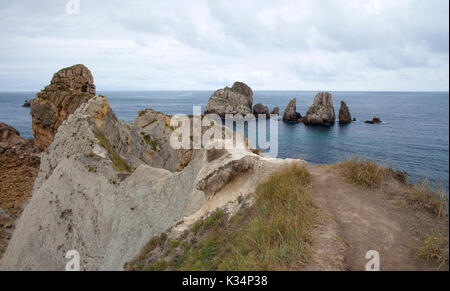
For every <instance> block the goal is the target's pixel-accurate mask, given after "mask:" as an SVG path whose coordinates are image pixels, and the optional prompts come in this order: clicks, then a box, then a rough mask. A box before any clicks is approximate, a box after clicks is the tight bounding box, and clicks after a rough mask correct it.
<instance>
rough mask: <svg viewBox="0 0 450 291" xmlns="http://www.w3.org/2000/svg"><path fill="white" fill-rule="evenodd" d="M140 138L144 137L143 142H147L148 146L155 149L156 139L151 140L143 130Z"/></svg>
mask: <svg viewBox="0 0 450 291" xmlns="http://www.w3.org/2000/svg"><path fill="white" fill-rule="evenodd" d="M141 135H142V138H143V139H144V141H145V143H147V144H148V145H149V146H151V147H152V149H153V150H154V151H156V150H157V146H156V141H154V140H152V138H151V137H150V135H149V134H147V133H145V132H141Z"/></svg>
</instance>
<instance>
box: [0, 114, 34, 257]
mask: <svg viewBox="0 0 450 291" xmlns="http://www.w3.org/2000/svg"><path fill="white" fill-rule="evenodd" d="M39 161H40V158H39V150H38V149H37V148H35V147H34V144H33V141H32V140H29V139H26V138H23V137H21V136H20V133H19V132H18V131H17V130H16V129H14V128H13V127H11V126H9V125H7V124H5V123H2V122H0V258H1V257H2V255H3V253H4V252H5V250H6V247H7V246H8V243H9V240H10V239H11V237H12V233H13V231H14V226H15V224H14V222H15V220H16V219H17V218H18V217H19V216H20V213H21V212H22V210H23V207H24V205H25V204H26V202H27V201H28V199H29V198H30V197H31V191H32V188H33V183H34V180H35V178H36V176H37V173H38V171H39Z"/></svg>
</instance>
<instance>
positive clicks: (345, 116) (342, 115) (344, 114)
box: [339, 101, 352, 124]
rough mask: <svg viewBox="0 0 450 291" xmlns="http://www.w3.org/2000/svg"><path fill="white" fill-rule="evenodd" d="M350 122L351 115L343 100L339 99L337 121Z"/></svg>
mask: <svg viewBox="0 0 450 291" xmlns="http://www.w3.org/2000/svg"><path fill="white" fill-rule="evenodd" d="M350 122H352V116H351V114H350V110H349V109H348V107H347V104H345V102H344V101H341V108H339V123H343V124H345V123H350Z"/></svg>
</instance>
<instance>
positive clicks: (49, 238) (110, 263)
mask: <svg viewBox="0 0 450 291" xmlns="http://www.w3.org/2000/svg"><path fill="white" fill-rule="evenodd" d="M168 118H169V116H167V115H165V114H162V113H158V112H155V111H153V110H150V109H149V110H145V111H142V112H140V113H139V114H138V117H136V120H135V122H134V123H133V124H129V123H126V122H124V121H121V120H119V119H117V118H116V116H115V114H114V113H113V112H112V110H111V108H110V106H109V104H108V100H107V99H106V97H104V96H97V97H94V98H91V99H90V100H88V102H87V103H84V104H82V105H81V106H80V107H79V108H78V109H77V110H76V111H75V113H74V114H72V115H70V116H69V117H68V119H67V120H65V121H63V122H62V123H61V125H60V127H59V129H58V131H57V133H56V135H55V138H54V140H53V142H52V143H51V144H50V146H49V147H48V148H47V150H46V151H45V152H43V154H42V158H41V160H42V161H41V169H40V172H39V175H38V178H37V180H36V182H35V185H34V190H33V197H32V199H31V200H30V202H29V204H28V206H27V207H26V208H25V210H24V212H23V214H22V216H21V218H20V219H19V222H18V224H17V228H16V231H15V232H14V236H13V238H12V240H11V242H10V244H9V246H8V249H7V251H6V253H5V255H4V257H3V259H2V261H1V263H0V269H2V270H64V267H65V263H66V260H65V258H64V256H65V254H66V252H67V251H69V250H77V251H78V252H79V253H80V255H81V269H82V270H121V269H122V268H123V266H124V263H125V262H127V261H129V260H131V259H132V258H133V257H134V256H136V255H137V254H138V253H139V252H140V250H141V249H142V248H143V247H144V246H145V245H146V243H147V242H148V239H149V238H151V237H153V236H155V235H158V234H159V233H162V232H164V231H165V230H167V229H168V228H169V227H171V226H173V225H175V224H180V223H181V225H182V224H186V225H190V224H192V223H194V222H195V221H196V220H197V219H198V218H200V217H202V216H203V215H205V214H207V213H209V212H210V211H213V210H215V209H216V208H218V207H222V206H224V205H225V204H227V203H228V202H230V201H234V200H236V199H237V197H239V196H246V195H248V194H250V193H252V192H254V190H255V188H256V186H257V185H258V184H259V183H260V182H261V181H262V180H263V179H264V178H265V177H267V176H268V175H269V174H270V173H272V172H273V171H276V170H278V169H280V168H281V167H283V166H285V165H286V164H288V163H291V162H296V163H299V162H301V161H299V160H281V159H271V158H265V157H261V156H259V155H256V154H254V153H252V152H251V151H248V150H204V149H201V150H193V151H185V152H178V151H174V150H172V149H171V148H170V145H168V140H167V137H168V135H169V134H170V133H171V131H172V130H174V128H171V126H170V124H168V123H167V122H168ZM212 126H218V127H219V128H220V129H221V130H222V129H223V130H224V131H226V130H228V131H229V129H227V128H224V127H222V126H221V125H218V124H216V123H214V122H212ZM202 130H203V129H202ZM180 163H183V167H181V168H180V167H178V165H179V164H180Z"/></svg>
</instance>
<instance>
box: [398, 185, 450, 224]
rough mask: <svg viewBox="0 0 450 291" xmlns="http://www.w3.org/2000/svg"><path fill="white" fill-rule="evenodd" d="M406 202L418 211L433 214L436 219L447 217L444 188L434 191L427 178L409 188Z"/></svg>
mask: <svg viewBox="0 0 450 291" xmlns="http://www.w3.org/2000/svg"><path fill="white" fill-rule="evenodd" d="M407 195H408V197H407V198H408V201H409V202H410V203H412V204H413V205H414V206H415V207H416V208H418V209H425V210H428V211H429V212H431V213H433V214H435V215H436V216H437V217H441V216H447V214H448V201H447V200H446V197H445V192H444V188H443V187H442V186H441V188H440V189H439V190H438V191H436V190H435V189H434V188H433V187H432V185H431V183H430V182H429V181H428V179H427V178H424V179H423V180H422V181H421V182H418V183H416V184H415V185H414V186H411V187H409V189H408V192H407Z"/></svg>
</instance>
